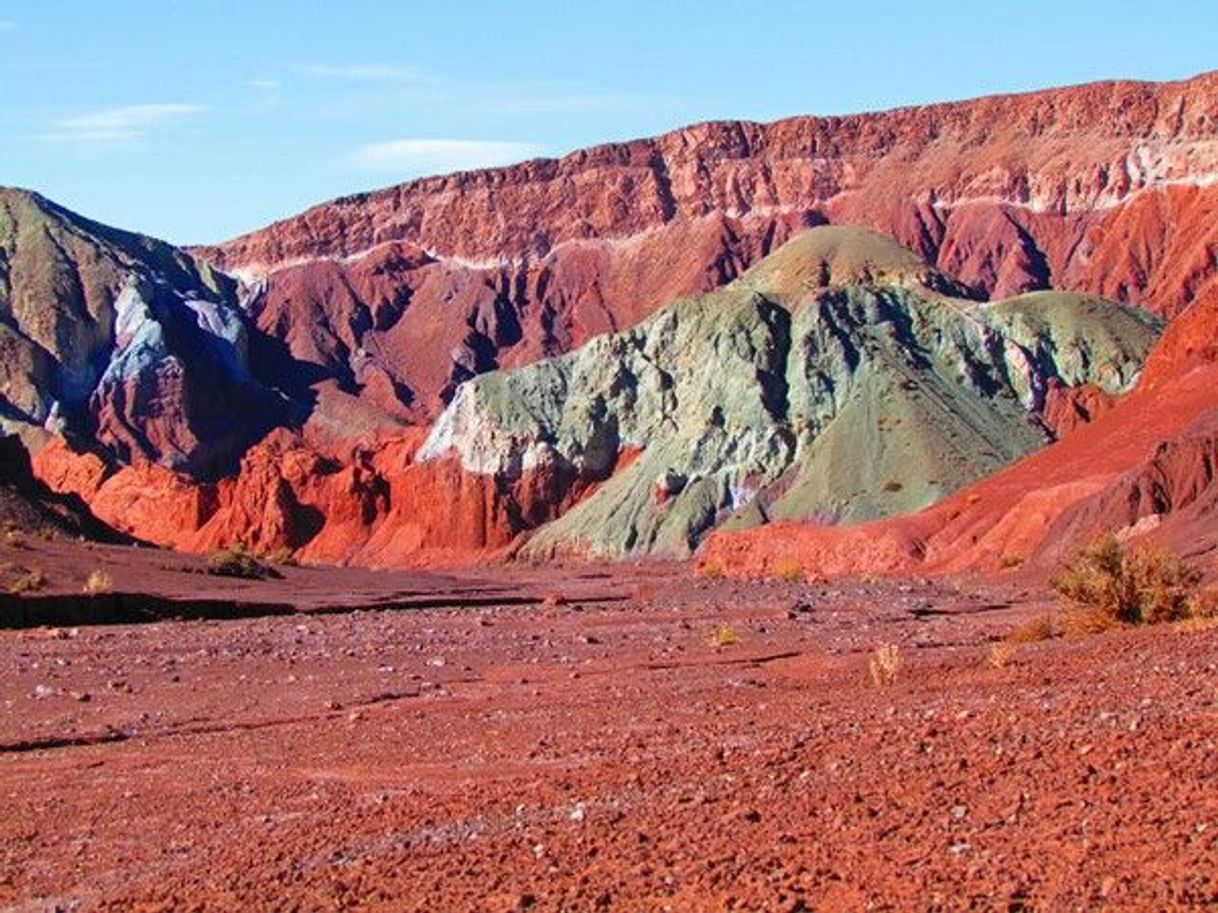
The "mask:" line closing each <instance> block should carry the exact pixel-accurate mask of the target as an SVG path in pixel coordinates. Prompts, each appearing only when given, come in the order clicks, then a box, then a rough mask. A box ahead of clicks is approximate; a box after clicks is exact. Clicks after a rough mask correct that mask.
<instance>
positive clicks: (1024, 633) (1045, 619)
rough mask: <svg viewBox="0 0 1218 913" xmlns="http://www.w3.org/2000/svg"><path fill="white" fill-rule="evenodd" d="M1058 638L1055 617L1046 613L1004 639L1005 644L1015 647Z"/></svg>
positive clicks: (1021, 626)
mask: <svg viewBox="0 0 1218 913" xmlns="http://www.w3.org/2000/svg"><path fill="white" fill-rule="evenodd" d="M1056 636H1057V625H1056V624H1055V623H1054V621H1053V616H1052V615H1050V614H1049V613H1048V612H1045V613H1044V614H1043V615H1037V616H1036V617H1035V618H1033V619H1032V620H1031V621H1027V622H1025V623H1024V624H1022V625H1020V626H1019V627H1018V628H1016V629H1015V630H1014V631H1012V632H1011V633H1009V634H1008V635H1007V636H1006V637H1004V638H1003V642H1004V643H1007V644H1010V645H1011V646H1013V647H1014V646H1018V645H1020V644H1034V643H1039V642H1040V641H1042V640H1051V639H1052V638H1054V637H1056Z"/></svg>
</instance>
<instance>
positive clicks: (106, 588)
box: [84, 568, 114, 596]
mask: <svg viewBox="0 0 1218 913" xmlns="http://www.w3.org/2000/svg"><path fill="white" fill-rule="evenodd" d="M84 591H85V592H86V593H88V594H89V595H90V596H99V595H101V594H102V593H110V592H113V591H114V578H113V577H111V576H110V575H109V574H107V573H106V572H105V571H103V570H102V569H101V568H98V569H97V570H95V571H93V572H92V573H91V574H89V579H88V580H86V581H85V587H84Z"/></svg>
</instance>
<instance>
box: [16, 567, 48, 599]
mask: <svg viewBox="0 0 1218 913" xmlns="http://www.w3.org/2000/svg"><path fill="white" fill-rule="evenodd" d="M46 585H47V575H46V574H44V573H43V572H42V569H41V568H33V569H31V570H30V571H28V572H27V573H25V574H22V575H21V576H20V577H18V578H17V579H16V580H14V581H13V582H12V583H11V584H10V585H9V588H8V591H9V592H10V593H14V594H21V593H36V592H38V591H39V590H41V589H42V588H43V587H44V586H46Z"/></svg>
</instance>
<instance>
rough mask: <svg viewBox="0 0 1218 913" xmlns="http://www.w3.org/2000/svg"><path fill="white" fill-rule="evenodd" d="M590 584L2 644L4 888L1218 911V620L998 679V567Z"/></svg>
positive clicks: (83, 902) (106, 629) (1018, 600)
mask: <svg viewBox="0 0 1218 913" xmlns="http://www.w3.org/2000/svg"><path fill="white" fill-rule="evenodd" d="M119 551H121V550H117V551H116V552H115V553H114V554H116V555H118V554H119ZM129 551H134V550H129ZM97 554H98V553H96V552H93V553H90V557H89V559H88V560H90V561H93V560H97ZM103 557H107V560H109V559H110V557H113V556H110V553H108V552H106V553H103ZM119 557H120V558H121V557H122V555H119ZM113 560H115V561H117V560H119V558H113ZM123 560H129V559H126V558H124V559H123ZM140 560H143V559H140ZM149 560H156V561H162V560H164V558H163V556H160V557H157V558H154V559H149ZM173 560H174V561H177V560H179V559H178V558H176V557H175V558H174V559H173ZM159 573H163V574H169V573H171V572H170V571H168V570H165V571H162V572H159ZM606 573H607V572H601V571H595V570H592V571H579V572H574V571H567V572H564V571H548V572H541V571H537V572H525V571H516V572H512V573H511V574H509V573H506V572H505V573H503V574H498V572H496V571H495V570H494V569H484V570H483V571H482V572H481V573H480V574H479V575H477V576H473V575H468V580H466V582H465V585H464V586H463V585H462V578H460V577H459V576H458V577H452V576H450V577H447V578H434V579H433V578H428V577H426V576H422V575H418V574H415V575H409V576H408V575H394V574H378V575H371V574H360V573H359V572H347V571H320V570H310V569H302V570H299V571H290V572H289V574H288V577H287V579H286V580H284V581H275V582H268V583H265V584H241V585H240V586H241V587H244V588H251V589H253V590H254V591H255V592H256V591H257V588H258V587H264V588H266V589H267V590H268V592H270V593H271V595H269V596H267V598H268V599H275V600H277V599H280V598H281V597H282V596H283V595H284V594H285V593H292V592H297V593H301V594H306V595H307V598H306V596H302V597H301V599H302V602H303V603H307V605H306V606H305V607H306V608H312V609H318V608H324V607H325V604H326V600H325V599H324V598H323V596H324V593H325V592H326V590H327V587H328V588H329V591H330V592H331V594H332V596H333V601H334V602H339V601H342V600H344V599H348V598H350V592H351V591H352V589H353V587H354V586H355V584H353V583H352V581H356V582H357V583H358V586H359V587H363V588H364V589H365V590H366V591H367V592H364V593H363V596H370V594H373V590H376V591H377V592H380V593H381V595H382V596H387V595H389V594H393V593H397V592H401V591H406V590H409V591H411V592H415V591H423V590H425V589H426V585H427V582H428V581H429V580H432V582H433V583H434V588H435V590H436V591H437V592H441V591H442V592H445V593H448V594H449V595H450V596H451V597H453V598H454V599H456V601H458V602H459V601H460V599H461V598H466V599H469V600H470V601H480V600H479V599H478V598H476V597H478V594H479V593H482V594H484V595H487V594H489V593H490V592H491V591H494V592H497V593H504V592H509V593H516V594H517V595H523V597H524V598H526V599H527V600H533V599H535V600H536V601H532V602H530V603H529V604H519V605H498V606H496V605H471V606H467V607H455V608H432V609H424V610H419V609H414V610H402V609H391V610H373V611H367V610H365V611H354V612H352V611H344V612H338V613H334V614H296V615H288V616H282V615H280V616H266V617H258V618H246V619H236V620H208V621H159V622H155V623H148V624H134V625H114V626H82V627H78V628H67V627H59V628H47V627H36V628H27V629H24V630H5V631H0V906H3V907H4V908H5V909H9V910H15V911H40V913H41V911H51V910H56V909H62V910H144V911H149V910H166V911H169V910H173V911H189V910H222V911H238V910H240V911H247V910H248V911H259V910H265V911H290V910H319V911H320V910H385V911H401V910H419V911H508V910H520V911H524V910H538V911H540V910H569V911H585V910H624V911H651V910H672V911H702V910H708V911H709V910H750V911H751V910H757V911H760V910H787V911H792V910H817V911H833V910H957V909H960V910H963V909H970V910H1031V909H1036V910H1094V909H1128V910H1159V909H1200V908H1206V907H1215V906H1218V789H1216V788H1215V780H1214V777H1215V771H1218V655H1216V652H1215V648H1216V647H1218V629H1213V630H1193V631H1187V632H1186V631H1181V630H1177V629H1174V628H1162V629H1158V630H1145V631H1136V632H1120V633H1114V634H1106V635H1098V636H1093V637H1088V638H1082V639H1066V640H1056V641H1049V642H1043V643H1038V644H1032V645H1027V646H1023V647H1020V648H1018V650H1017V651H1016V652H1015V654H1014V656H1013V658H1011V660H1010V661H1009V662H1008V663H1007V664H1006V665H1005V666H1003V667H1001V668H998V667H994V666H992V665H990V664H988V663H987V662H986V661H985V654H986V650H985V645H986V643H987V641H988V640H989V639H990V638H992V637H994V636H996V635H999V634H1002V633H1004V632H1006V631H1008V630H1010V629H1011V628H1013V627H1014V626H1016V625H1018V624H1019V623H1021V621H1023V620H1026V619H1027V618H1029V617H1032V616H1033V615H1034V614H1035V613H1038V612H1041V611H1043V610H1044V602H1043V597H1041V596H1040V595H1038V593H1037V591H1035V590H1032V591H1024V590H1022V589H1020V587H1019V586H1018V585H1017V584H1015V583H1010V582H1007V583H1005V584H1001V585H999V584H995V583H989V584H981V583H975V582H968V581H963V582H962V581H956V582H948V581H941V582H934V583H931V582H925V581H910V582H908V583H904V584H901V583H895V582H885V583H879V584H864V583H841V584H832V585H827V586H809V585H802V584H785V583H740V582H735V581H707V580H698V579H696V578H693V577H691V576H690V575H689V574H688V572H687V571H685V570H684V569H682V568H678V567H664V566H660V567H643V568H624V569H620V570H616V571H613V572H612V573H610V574H608V576H606ZM179 576H182V577H184V579H187V580H191V581H195V580H197V581H199V586H200V588H206V587H216V586H221V585H220V584H219V583H216V582H214V581H213V580H212V579H211V578H203V577H192V576H189V575H181V574H180V572H179ZM497 577H499V578H501V579H499V580H498V582H496V578H497ZM148 579H149V580H154V581H155V580H161V581H162V582H163V580H164V579H169V578H166V577H161V578H158V577H156V575H155V574H151V572H150V576H149V578H148ZM234 586H236V585H235V584H234ZM501 586H502V587H504V588H503V589H500V588H499V587H501ZM242 592H245V593H247V595H248V592H249V590H248V589H246V590H242ZM547 594H549V595H551V596H563V597H566V600H564V599H555V598H550V599H548V600H547V599H545V596H546V595H547ZM180 595H192V594H191V593H190V592H185V593H182V594H180ZM194 595H197V594H194ZM373 595H374V594H373ZM234 598H236V597H234ZM581 599H586V600H587V601H581ZM593 599H596V600H599V601H591V600H593ZM362 601H363V602H364V603H366V602H368V599H363V600H362ZM490 601H493V599H491V600H490ZM723 625H727V626H730V627H731V629H732V631H733V632H734V635H735V643H733V644H730V645H723V646H715V645H712V633H713V632H714V631H716V629H718V628H719V627H720V626H723ZM719 639H720V640H721V641H726V640H731V637H730V636H726V635H724V636H721V637H720V638H719ZM881 643H893V644H897V645H899V647H900V656H901V658H902V666H901V668H900V670H899V672H898V674H897V676H896V680H895V682H894V683H893V684H891V685H889V686H887V687H878V686H876V685H875V684H873V682H872V681H871V679H870V677H869V675H868V671H867V666H868V656H869V654H870V652H871V651H872V650H873V649H874V648H875V647H876V646H877V645H878V644H881Z"/></svg>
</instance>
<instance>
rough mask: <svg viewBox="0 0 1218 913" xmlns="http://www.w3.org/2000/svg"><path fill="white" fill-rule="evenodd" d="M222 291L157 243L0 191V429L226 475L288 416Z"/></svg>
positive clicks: (208, 274) (233, 297) (210, 273)
mask: <svg viewBox="0 0 1218 913" xmlns="http://www.w3.org/2000/svg"><path fill="white" fill-rule="evenodd" d="M249 350H250V329H249V326H248V319H247V317H246V315H245V313H244V311H243V310H242V308H241V307H240V303H239V300H238V294H237V285H236V283H235V282H234V281H233V280H232V279H231V278H229V277H228V276H225V275H223V274H221V273H218V272H216V271H215V270H213V269H212V268H211V267H209V266H207V265H206V264H200V263H198V262H196V261H195V260H193V259H192V258H191V257H189V256H188V255H186V254H184V253H182V252H181V251H179V250H177V249H176V248H174V247H171V246H170V245H167V244H163V243H161V242H159V241H154V240H152V239H150V238H145V237H143V236H140V235H133V234H129V233H127V232H121V231H117V230H115V229H111V228H107V227H105V226H102V225H98V224H96V223H94V222H90V221H89V220H87V219H83V218H81V217H79V216H76V215H75V214H73V213H70V212H68V211H67V210H64V209H62V208H60V207H58V206H56V205H55V204H53V203H51V202H50V201H48V200H45V199H44V198H42V197H40V196H38V195H37V194H32V193H28V192H25V191H17V190H6V189H0V354H2V355H3V358H0V382H2V384H3V387H2V388H0V425H3V427H4V428H5V429H6V430H8V431H14V432H17V433H20V434H22V435H24V436H25V437H26V438H27V439H28V440H30V441H32V442H34V443H38V442H40V441H41V439H42V438H43V437H44V436H45V434H56V433H64V434H69V435H73V436H76V437H78V438H81V439H85V440H87V441H89V442H91V443H92V444H93V445H96V446H97V447H99V448H100V449H101V450H102V451H104V452H105V453H107V454H108V455H109V456H110V457H112V458H113V459H115V460H118V461H119V462H122V463H138V462H156V463H160V464H162V465H165V466H168V467H171V468H174V469H178V470H181V471H183V472H186V473H189V474H191V475H194V476H207V475H212V474H216V473H221V472H227V471H231V470H232V469H233V468H234V467H235V466H236V462H237V460H238V458H239V457H240V455H241V454H242V453H243V452H244V450H245V448H246V447H248V446H249V445H250V444H252V443H253V442H255V441H257V440H258V439H259V438H261V437H262V436H263V435H264V434H265V433H266V432H267V430H268V429H270V428H271V427H273V426H274V425H275V424H277V423H279V422H280V421H283V420H285V418H286V417H287V416H288V414H289V410H288V408H287V402H286V400H285V399H284V397H282V396H281V395H279V394H277V393H276V392H274V391H272V390H271V389H269V388H268V387H267V386H265V385H264V384H263V383H262V382H261V381H260V380H259V379H258V378H256V377H255V376H254V373H253V371H252V370H251V361H250V351H249Z"/></svg>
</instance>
